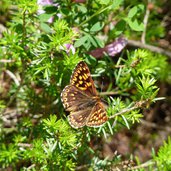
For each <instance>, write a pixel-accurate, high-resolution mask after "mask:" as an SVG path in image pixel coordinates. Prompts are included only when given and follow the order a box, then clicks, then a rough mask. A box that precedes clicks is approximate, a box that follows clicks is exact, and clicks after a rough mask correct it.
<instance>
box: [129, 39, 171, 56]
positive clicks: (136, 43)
mask: <svg viewBox="0 0 171 171" xmlns="http://www.w3.org/2000/svg"><path fill="white" fill-rule="evenodd" d="M128 45H131V46H135V47H140V48H144V49H148V50H150V51H152V52H156V53H160V54H163V55H166V56H169V57H170V58H171V52H170V51H167V50H165V49H162V48H159V47H157V46H152V45H148V44H143V43H141V42H140V41H135V40H128Z"/></svg>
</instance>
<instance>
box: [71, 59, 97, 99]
mask: <svg viewBox="0 0 171 171" xmlns="http://www.w3.org/2000/svg"><path fill="white" fill-rule="evenodd" d="M70 84H71V85H74V86H75V87H77V88H78V89H80V90H81V91H83V92H85V93H86V94H87V95H89V96H96V95H97V91H96V88H95V85H94V81H93V79H92V77H91V75H90V71H89V68H88V66H87V64H86V63H85V62H83V61H81V62H79V63H78V64H77V66H76V68H75V69H74V72H73V73H72V76H71V79H70Z"/></svg>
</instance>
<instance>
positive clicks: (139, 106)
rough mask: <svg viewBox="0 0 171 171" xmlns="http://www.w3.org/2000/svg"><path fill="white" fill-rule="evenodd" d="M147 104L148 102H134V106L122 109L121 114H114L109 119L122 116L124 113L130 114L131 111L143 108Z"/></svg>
mask: <svg viewBox="0 0 171 171" xmlns="http://www.w3.org/2000/svg"><path fill="white" fill-rule="evenodd" d="M147 103H148V100H145V101H139V102H136V103H135V105H134V106H133V107H131V108H129V109H123V110H122V111H121V112H118V113H115V114H114V115H112V116H110V117H109V119H112V118H115V117H116V116H119V115H122V114H124V113H127V112H130V111H132V110H135V109H138V108H141V107H144V106H145V105H146V104H147Z"/></svg>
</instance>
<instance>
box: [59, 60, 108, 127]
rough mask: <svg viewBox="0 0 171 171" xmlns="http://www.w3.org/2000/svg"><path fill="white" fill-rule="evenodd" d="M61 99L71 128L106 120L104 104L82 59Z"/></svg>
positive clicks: (90, 125)
mask: <svg viewBox="0 0 171 171" xmlns="http://www.w3.org/2000/svg"><path fill="white" fill-rule="evenodd" d="M61 100H62V103H63V106H64V108H65V110H66V111H68V112H70V114H69V116H68V120H69V123H70V125H71V126H72V127H73V128H81V127H83V126H89V127H98V126H101V125H102V124H104V123H105V122H106V121H107V120H108V118H107V114H106V111H105V107H104V104H103V103H102V101H101V99H100V96H99V95H98V93H97V90H96V88H95V85H94V81H93V79H92V77H91V75H90V71H89V68H88V66H87V64H86V63H85V62H84V61H81V62H79V63H78V64H77V66H76V67H75V69H74V71H73V73H72V75H71V79H70V84H69V85H67V86H66V87H65V88H64V89H63V91H62V93H61Z"/></svg>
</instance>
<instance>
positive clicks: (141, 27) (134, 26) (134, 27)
mask: <svg viewBox="0 0 171 171" xmlns="http://www.w3.org/2000/svg"><path fill="white" fill-rule="evenodd" d="M128 24H129V26H130V27H131V29H132V30H135V31H143V30H144V24H143V23H140V24H139V23H138V20H137V19H135V20H134V21H131V20H128Z"/></svg>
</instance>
